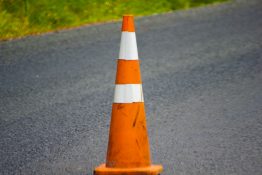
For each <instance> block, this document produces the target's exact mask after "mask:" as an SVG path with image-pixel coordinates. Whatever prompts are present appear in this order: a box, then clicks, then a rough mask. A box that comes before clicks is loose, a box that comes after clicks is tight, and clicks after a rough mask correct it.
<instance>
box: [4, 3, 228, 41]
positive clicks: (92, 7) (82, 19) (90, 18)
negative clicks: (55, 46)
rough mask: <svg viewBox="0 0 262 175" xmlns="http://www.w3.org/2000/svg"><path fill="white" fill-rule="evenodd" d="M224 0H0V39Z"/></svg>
mask: <svg viewBox="0 0 262 175" xmlns="http://www.w3.org/2000/svg"><path fill="white" fill-rule="evenodd" d="M222 1H225V0H0V40H7V39H11V38H18V37H22V36H26V35H31V34H38V33H44V32H48V31H54V30H59V29H63V28H68V27H75V26H80V25H83V24H89V23H96V22H104V21H111V20H116V19H120V18H121V17H122V15H123V14H126V13H128V14H134V15H136V16H143V15H150V14H155V13H163V12H168V11H173V10H176V9H187V8H190V7H195V6H201V5H205V4H209V3H215V2H222Z"/></svg>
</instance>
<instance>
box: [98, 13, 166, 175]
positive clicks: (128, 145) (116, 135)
mask: <svg viewBox="0 0 262 175" xmlns="http://www.w3.org/2000/svg"><path fill="white" fill-rule="evenodd" d="M141 83H142V81H141V77H140V68H139V60H138V54H137V45H136V35H135V26H134V18H133V16H132V15H125V16H123V25H122V36H121V45H120V54H119V59H118V63H117V74H116V86H115V96H114V103H113V107H112V118H111V125H110V134H109V142H108V150H107V158H106V164H102V165H100V166H99V167H97V168H96V169H95V171H94V174H95V175H123V174H125V175H157V174H160V172H161V171H162V170H163V167H162V166H161V165H151V161H150V150H149V143H148V136H147V130H146V115H145V108H144V98H143V91H142V84H141Z"/></svg>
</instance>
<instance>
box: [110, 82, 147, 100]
mask: <svg viewBox="0 0 262 175" xmlns="http://www.w3.org/2000/svg"><path fill="white" fill-rule="evenodd" d="M133 102H144V97H143V89H142V84H116V87H115V96H114V103H133Z"/></svg>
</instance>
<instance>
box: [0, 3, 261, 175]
mask: <svg viewBox="0 0 262 175" xmlns="http://www.w3.org/2000/svg"><path fill="white" fill-rule="evenodd" d="M261 19H262V1H260V0H254V1H249V0H241V1H237V2H235V1H234V2H231V3H226V4H222V5H211V6H207V7H201V8H196V9H192V10H186V11H178V12H175V13H168V14H164V15H156V16H151V17H144V18H138V19H136V26H137V27H136V28H137V40H138V49H139V55H140V59H141V69H142V70H141V71H142V77H143V89H144V97H145V103H146V109H147V125H148V132H149V137H150V144H151V154H152V161H153V162H154V163H161V164H163V166H164V168H165V171H164V172H163V173H162V174H163V175H172V174H176V175H187V174H190V175H204V174H205V175H261V174H262V20H261ZM119 43H120V22H114V23H108V24H99V25H93V26H86V27H82V28H79V29H74V30H69V31H62V32H58V33H51V34H47V35H42V36H32V37H27V38H24V39H20V40H13V41H8V42H1V43H0V174H1V175H12V174H25V175H30V174H46V175H51V174H61V175H62V174H76V175H77V174H87V175H91V174H92V171H93V169H94V167H95V166H97V165H99V164H100V163H102V162H104V160H105V154H106V148H107V139H108V126H109V121H110V113H111V104H112V100H113V89H114V80H115V69H116V58H117V56H118V51H119Z"/></svg>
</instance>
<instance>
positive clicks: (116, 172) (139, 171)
mask: <svg viewBox="0 0 262 175" xmlns="http://www.w3.org/2000/svg"><path fill="white" fill-rule="evenodd" d="M162 171H163V167H162V165H151V166H149V167H141V168H108V167H106V166H105V164H102V165H100V166H98V167H96V169H95V171H94V175H123V174H124V175H158V174H160V173H161V172H162Z"/></svg>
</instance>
